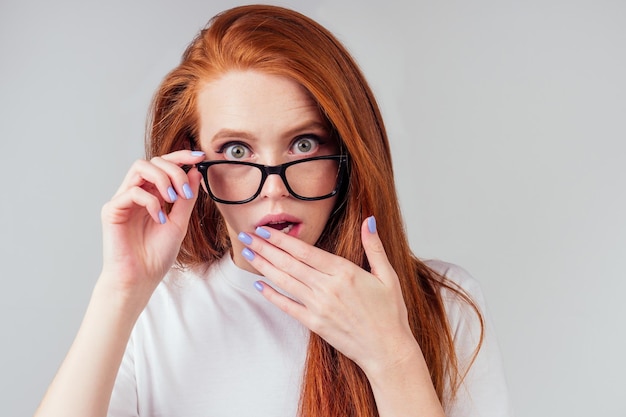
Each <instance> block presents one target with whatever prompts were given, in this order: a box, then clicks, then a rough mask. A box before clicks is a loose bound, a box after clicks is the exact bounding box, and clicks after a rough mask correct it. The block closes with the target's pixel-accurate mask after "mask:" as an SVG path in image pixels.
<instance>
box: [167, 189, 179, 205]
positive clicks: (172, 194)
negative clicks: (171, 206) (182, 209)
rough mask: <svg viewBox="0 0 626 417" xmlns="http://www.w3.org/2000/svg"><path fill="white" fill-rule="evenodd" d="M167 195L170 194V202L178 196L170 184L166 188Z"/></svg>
mask: <svg viewBox="0 0 626 417" xmlns="http://www.w3.org/2000/svg"><path fill="white" fill-rule="evenodd" d="M167 195H169V196H170V201H171V202H172V203H173V202H174V201H176V200H177V199H178V196H177V195H176V191H174V188H172V187H171V186H170V187H168V188H167Z"/></svg>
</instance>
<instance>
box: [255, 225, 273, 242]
mask: <svg viewBox="0 0 626 417" xmlns="http://www.w3.org/2000/svg"><path fill="white" fill-rule="evenodd" d="M254 233H256V234H257V236H260V237H262V238H263V239H269V238H270V236H271V234H270V232H268V231H267V230H266V229H264V228H262V227H257V228H256V230H255V231H254Z"/></svg>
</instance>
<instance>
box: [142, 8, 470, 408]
mask: <svg viewBox="0 0 626 417" xmlns="http://www.w3.org/2000/svg"><path fill="white" fill-rule="evenodd" d="M246 69H251V70H256V71H262V72H265V73H269V74H274V75H281V76H285V77H289V78H291V79H293V80H295V81H297V82H298V83H299V84H301V85H302V86H303V87H304V88H305V89H306V90H308V91H309V93H310V94H311V96H312V97H313V98H314V99H315V100H316V102H317V103H318V105H319V107H320V109H321V111H322V113H323V114H324V115H325V117H326V118H327V120H328V122H329V124H330V125H331V126H332V128H333V130H334V133H335V134H336V135H337V137H338V139H339V141H340V145H341V148H342V150H343V152H344V153H346V154H348V155H349V158H350V173H349V181H348V185H347V190H346V195H345V203H344V204H343V205H342V207H341V209H340V210H338V211H337V212H336V213H335V214H333V215H332V216H331V218H330V219H329V221H328V224H327V227H326V229H325V232H324V233H323V235H322V236H321V237H320V239H319V241H318V242H317V245H318V246H319V247H321V248H324V249H325V250H327V251H329V252H332V253H334V254H337V255H339V256H342V257H344V258H346V259H348V260H350V261H352V262H354V263H355V264H357V265H359V266H361V267H363V268H365V269H369V265H368V264H367V259H366V257H365V254H364V251H363V247H362V245H361V238H360V226H361V223H362V222H363V220H364V219H365V218H366V217H368V216H370V215H374V216H376V220H377V224H378V231H379V235H380V238H381V240H382V242H383V244H384V247H385V249H386V252H387V254H388V257H389V261H390V263H391V265H392V266H393V267H394V269H395V271H396V272H397V274H398V276H399V278H400V285H401V287H402V292H403V295H404V300H405V303H406V306H407V309H408V314H409V317H408V318H409V324H410V326H411V329H412V331H413V334H414V336H415V339H416V340H417V342H418V343H419V345H420V347H421V350H422V353H423V355H424V358H425V360H426V363H427V364H428V367H429V370H430V375H431V378H432V382H433V385H434V387H435V390H436V392H437V394H438V396H439V398H440V400H441V401H442V402H443V403H445V401H447V400H448V397H447V396H446V398H444V392H452V394H454V392H455V390H456V389H457V388H458V385H459V384H460V381H461V380H462V375H461V374H460V371H459V369H458V368H459V367H458V365H457V359H456V354H455V350H454V344H453V340H452V336H451V332H450V329H449V327H448V322H447V319H446V313H445V311H444V305H443V301H442V298H441V291H442V289H444V288H446V289H448V290H451V291H453V292H455V293H456V294H458V295H459V297H460V298H461V299H462V300H464V301H465V302H467V303H469V304H470V306H472V307H473V308H474V309H475V310H476V312H477V314H478V318H479V320H480V321H481V323H482V317H481V315H480V312H479V311H478V309H477V308H476V306H475V305H474V304H473V302H472V301H471V299H470V298H469V297H468V296H467V295H465V294H464V293H463V292H462V291H461V290H459V289H457V288H454V286H453V285H451V284H450V283H448V282H447V281H446V280H445V279H444V278H442V277H440V276H438V275H437V274H436V273H434V272H433V271H432V270H430V269H429V268H428V267H427V266H426V265H425V264H424V263H422V262H421V261H420V260H418V259H417V258H416V257H415V256H414V255H413V254H412V252H411V250H410V248H409V245H408V240H407V237H406V234H405V232H404V228H403V221H402V217H401V214H400V209H399V204H398V199H397V195H396V192H395V186H394V176H393V169H392V162H391V152H390V148H389V142H388V139H387V134H386V132H385V127H384V124H383V120H382V117H381V114H380V111H379V109H378V105H377V104H376V100H375V98H374V96H373V94H372V91H371V90H370V88H369V86H368V84H367V82H366V81H365V78H364V77H363V75H362V73H361V71H360V70H359V68H358V66H357V65H356V63H355V62H354V60H353V59H352V57H351V56H350V54H349V53H348V52H347V51H346V49H345V48H344V47H343V46H342V45H341V44H340V43H339V42H338V41H337V40H336V39H335V37H334V36H333V35H332V34H331V33H330V32H329V31H327V30H326V29H325V28H323V27H322V26H320V25H319V24H318V23H316V22H315V21H313V20H311V19H309V18H308V17H306V16H303V15H301V14H299V13H297V12H294V11H292V10H288V9H284V8H280V7H274V6H257V5H255V6H242V7H236V8H233V9H230V10H227V11H225V12H223V13H221V14H219V15H217V16H215V17H214V18H213V19H212V20H211V21H210V22H209V24H208V25H207V27H206V28H205V29H203V30H202V31H201V32H200V33H199V34H198V35H197V37H196V38H195V39H194V40H193V42H192V43H191V44H190V45H189V47H188V48H187V50H186V51H185V53H184V55H183V58H182V61H181V63H180V65H179V66H178V67H176V68H175V69H174V70H173V71H172V72H170V73H169V74H168V75H167V76H166V78H165V79H164V81H163V83H162V84H161V86H160V88H159V90H158V91H157V93H156V95H155V98H154V102H153V107H152V118H151V124H150V126H149V132H148V138H147V146H146V148H147V154H148V157H152V156H155V155H162V154H165V153H168V152H172V151H174V150H178V149H183V148H189V147H190V146H193V144H194V143H195V142H196V138H197V135H198V131H199V120H198V109H197V103H196V98H197V94H198V91H199V89H200V88H202V86H204V85H206V83H208V82H210V81H211V80H213V79H215V78H217V77H219V76H220V75H221V74H224V73H226V72H227V71H232V70H246ZM229 250H230V240H229V237H228V233H227V232H226V228H225V226H224V222H223V219H222V217H221V215H220V213H219V211H218V209H217V206H216V205H215V204H214V203H213V201H211V200H210V199H209V198H199V199H198V202H197V204H196V206H195V209H194V212H193V214H192V216H191V219H190V224H189V231H188V233H187V236H186V237H185V239H184V241H183V243H182V246H181V249H180V253H179V255H178V258H177V261H178V263H179V264H180V265H184V266H197V265H210V264H211V263H213V262H215V261H217V260H218V259H220V258H221V257H222V256H223V255H224V254H225V253H227V252H228V251H229ZM477 349H478V347H477ZM446 390H448V391H446ZM300 403H301V404H300V411H301V414H302V415H303V416H307V417H308V416H312V417H318V416H333V417H336V416H359V417H360V416H375V415H377V410H376V404H375V401H374V397H373V394H372V391H371V388H370V386H369V383H368V381H367V378H366V377H365V375H364V374H363V372H362V371H361V369H360V368H359V367H358V366H357V365H356V364H355V363H354V362H353V361H351V360H350V359H348V358H347V357H345V356H344V355H342V354H341V353H340V352H338V351H337V350H336V349H334V348H333V347H332V346H330V345H329V344H328V343H326V342H325V341H324V340H323V339H321V338H320V337H319V336H317V335H315V334H313V333H312V334H311V339H310V342H309V348H308V356H307V363H306V369H305V375H304V381H303V386H302V393H301V400H300Z"/></svg>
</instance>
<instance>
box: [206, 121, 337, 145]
mask: <svg viewBox="0 0 626 417" xmlns="http://www.w3.org/2000/svg"><path fill="white" fill-rule="evenodd" d="M311 130H315V131H320V130H321V131H323V132H324V133H325V134H327V135H330V129H329V128H328V126H327V125H326V124H325V123H323V122H322V123H320V122H318V121H311V122H308V123H304V124H302V125H299V126H297V127H295V128H293V129H290V130H287V131H286V132H285V133H284V134H283V135H282V136H286V137H292V136H297V134H299V133H306V132H309V131H311ZM226 138H239V139H245V140H256V139H257V137H256V136H255V135H254V134H253V133H251V132H248V131H245V130H236V129H227V128H225V129H220V130H219V131H217V133H215V135H213V137H211V142H215V141H216V140H220V139H226Z"/></svg>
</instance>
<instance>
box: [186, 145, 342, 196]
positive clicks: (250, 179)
mask: <svg viewBox="0 0 626 417" xmlns="http://www.w3.org/2000/svg"><path fill="white" fill-rule="evenodd" d="M347 163H348V157H347V156H346V155H328V156H315V157H312V158H306V159H300V160H297V161H292V162H287V163H285V164H281V165H276V166H268V165H260V164H254V163H252V162H243V161H205V162H200V163H199V164H197V165H196V167H197V168H198V171H200V172H201V173H202V177H203V178H204V183H205V185H206V188H207V190H208V191H209V195H210V196H211V198H212V199H213V200H214V201H217V202H218V203H223V204H244V203H248V202H250V201H252V200H254V199H255V198H257V197H258V196H259V194H261V189H262V188H263V184H265V180H267V177H268V176H269V175H272V174H276V175H280V177H281V178H282V180H283V183H284V184H285V187H287V190H288V191H289V194H291V195H292V196H294V197H295V198H297V199H300V200H306V201H314V200H323V199H325V198H330V197H332V196H334V195H336V194H337V193H338V192H339V190H340V189H341V184H342V182H343V177H344V176H345V173H346V172H347Z"/></svg>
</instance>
